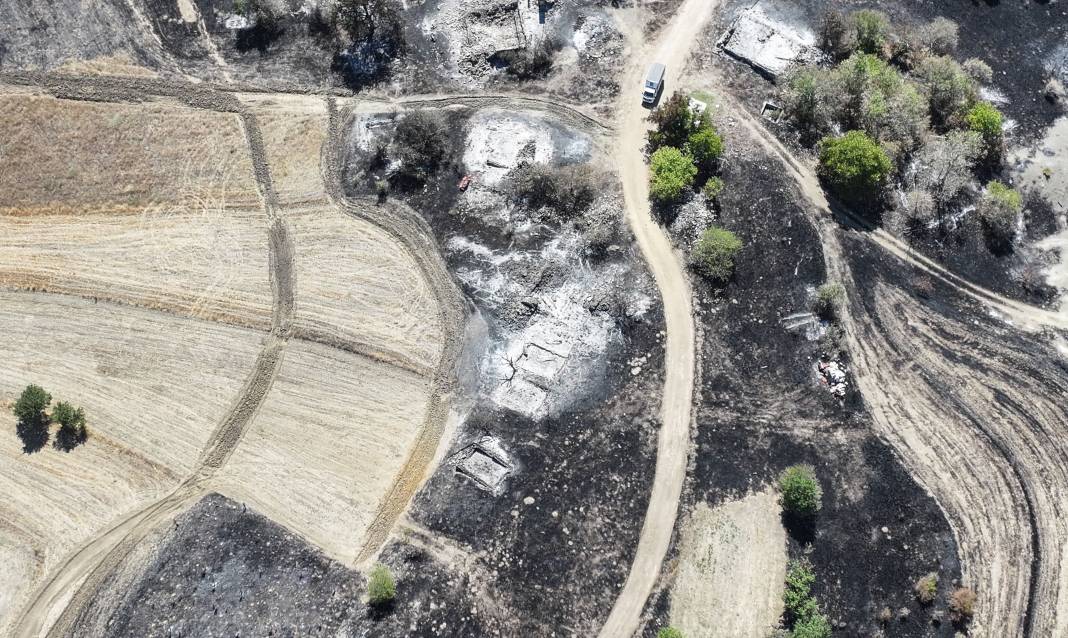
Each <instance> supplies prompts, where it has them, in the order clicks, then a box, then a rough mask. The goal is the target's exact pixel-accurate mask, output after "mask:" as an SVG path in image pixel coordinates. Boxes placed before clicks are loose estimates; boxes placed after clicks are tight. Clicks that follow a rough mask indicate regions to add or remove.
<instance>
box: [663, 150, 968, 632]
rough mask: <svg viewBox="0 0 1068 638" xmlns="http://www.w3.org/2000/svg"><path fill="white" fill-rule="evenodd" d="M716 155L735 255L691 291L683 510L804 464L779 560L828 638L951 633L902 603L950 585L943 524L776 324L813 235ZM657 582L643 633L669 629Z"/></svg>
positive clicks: (784, 199)
mask: <svg viewBox="0 0 1068 638" xmlns="http://www.w3.org/2000/svg"><path fill="white" fill-rule="evenodd" d="M727 146H728V149H730V152H729V154H728V156H727V158H726V161H725V164H724V170H723V178H724V181H725V182H726V184H727V188H726V191H725V193H724V195H723V196H722V202H721V204H722V206H721V209H722V210H721V215H720V219H719V221H718V222H717V223H719V224H721V225H723V226H724V227H726V228H728V229H729V230H731V231H733V232H735V233H736V234H737V235H738V236H739V238H741V239H742V241H743V242H744V244H745V248H743V250H742V252H741V254H740V255H739V257H738V262H737V267H736V270H735V275H734V277H733V278H732V280H731V281H730V282H729V283H728V284H727V285H726V286H725V287H723V288H722V289H720V288H718V287H716V288H714V287H712V286H710V285H708V284H707V283H705V282H696V283H695V295H696V297H697V300H698V302H697V305H698V308H699V313H700V314H699V317H700V327H701V332H702V333H703V337H702V339H701V342H700V347H701V362H702V363H701V388H700V398H699V402H698V409H697V414H696V430H695V432H694V445H695V458H694V460H693V464H692V471H691V473H690V476H689V479H688V483H687V486H686V490H685V491H686V498H685V504H684V512H685V511H688V510H689V509H691V508H693V507H694V506H695V505H696V504H697V503H701V502H705V503H708V504H709V505H711V506H716V505H718V504H720V503H723V502H725V501H727V500H731V499H734V498H739V497H741V496H743V495H745V494H746V493H747V492H748V491H751V490H752V491H757V490H761V489H764V488H765V487H767V486H769V485H772V484H774V482H775V481H776V479H777V477H778V474H779V473H780V472H781V471H782V470H783V469H784V468H786V467H787V466H789V465H792V464H796V463H805V464H809V465H812V466H813V467H814V468H815V469H816V474H817V476H818V478H819V480H820V482H821V484H822V485H823V489H824V497H823V509H822V510H821V511H820V513H819V516H818V518H817V519H816V521H815V525H814V526H813V527H812V528H810V529H804V528H797V527H792V528H791V536H790V547H789V554H790V556H791V557H793V558H801V557H807V558H808V559H809V560H810V561H811V562H812V564H813V567H814V570H815V572H816V575H817V582H816V585H815V587H814V590H813V591H814V593H815V595H816V596H817V598H818V599H819V600H820V602H821V605H822V609H823V610H824V612H825V613H827V614H828V615H829V617H830V618H831V620H832V622H833V623H834V624H835V626H836V627H837V631H836V633H835V635H849V636H861V635H863V636H867V635H873V634H874V633H875V632H876V631H877V630H878V629H880V628H881V629H883V630H884V631H885V635H887V636H930V635H937V636H952V635H953V628H952V627H950V626H949V623H947V622H943V623H941V624H940V625H933V624H932V623H931V618H932V614H933V613H935V612H939V611H944V606H942V607H939V606H938V605H940V603H936V606H934V607H932V608H921V607H920V606H919V604H918V603H917V602H916V601H915V598H914V596H913V594H912V585H913V583H914V582H915V580H916V579H917V578H919V577H920V576H922V575H923V574H926V573H928V572H930V571H938V572H939V573H940V575H941V579H942V580H941V582H942V583H943V585H944V588H945V587H948V585H946V584H947V583H949V582H951V581H953V580H954V579H956V578H959V576H960V567H959V565H958V560H957V552H956V545H955V542H954V540H953V535H952V532H951V530H950V528H949V524H948V522H947V521H946V519H945V518H944V516H943V515H942V512H941V510H940V509H939V507H938V505H937V503H935V502H934V500H933V499H932V498H930V497H929V496H928V495H927V494H926V493H925V492H924V491H923V490H922V489H921V488H920V487H919V486H918V485H917V484H916V483H915V481H913V480H912V479H911V478H910V477H909V475H908V473H907V472H906V471H905V469H904V468H903V467H902V465H901V464H900V462H899V461H898V460H897V459H896V457H895V456H894V454H893V453H892V451H891V450H890V449H889V447H887V446H886V445H885V444H884V443H883V442H882V441H880V440H879V439H878V437H876V436H875V435H874V434H873V433H872V423H871V419H870V417H869V416H868V415H867V413H866V409H865V406H864V400H863V397H862V396H860V395H859V394H858V393H857V392H856V391H855V390H851V391H850V392H849V393H847V395H846V397H845V399H844V400H842V401H839V400H837V399H834V398H833V397H831V395H830V393H829V391H828V389H827V388H826V387H825V386H824V385H823V384H822V383H821V382H820V381H819V380H818V377H817V375H816V372H815V369H814V366H815V363H816V360H817V358H818V356H819V354H820V347H819V345H818V343H817V342H809V341H806V340H805V338H804V337H803V336H800V335H794V334H792V333H790V332H788V331H787V330H785V329H784V328H783V327H781V325H780V323H779V321H780V319H781V318H783V317H784V316H787V315H789V314H791V313H794V312H799V311H804V310H805V309H806V308H807V304H808V290H810V287H812V286H816V285H819V284H821V283H823V278H824V276H825V274H824V262H823V255H822V250H821V247H820V243H819V239H818V237H817V235H816V233H815V231H814V229H813V228H812V226H811V224H810V223H809V221H808V220H807V218H806V216H805V211H804V209H803V208H802V207H801V205H800V204H799V201H800V200H799V198H798V195H797V194H796V193H795V191H794V190H793V188H792V185H791V184H790V183H789V182H788V181H787V179H786V177H785V176H784V175H783V172H782V171H781V169H780V168H779V167H778V165H777V163H776V162H774V161H771V160H769V159H768V158H767V157H766V156H764V155H763V154H762V153H761V152H760V151H759V150H758V149H759V147H757V146H756V145H755V144H752V143H746V142H745V140H744V138H740V137H739V136H737V135H733V136H732V135H731V133H730V131H729V129H728V132H727ZM864 285H865V284H864V282H863V281H859V280H858V287H863V286H864ZM846 363H847V365H848V358H847V359H846ZM850 381H852V380H850ZM683 520H684V519H683ZM883 527H886V528H887V529H888V533H883V532H882V531H881V529H882V528H883ZM676 542H677V541H676ZM674 551H676V550H673V552H674ZM669 565H670V561H669ZM668 574H670V572H668ZM665 584H666V585H668V587H667V588H665V590H664V591H662V592H660V594H659V595H658V596H657V597H654V599H653V600H651V601H650V603H649V606H648V608H647V612H646V613H647V617H648V618H649V619H650V622H649V623H648V624H647V625H646V631H645V635H646V636H649V637H652V636H654V635H655V630H656V629H657V628H659V627H662V626H665V625H667V624H668V623H669V611H670V594H669V586H670V575H669V576H668V578H667V579H666V583H665ZM887 606H888V607H890V608H891V609H893V610H894V612H895V613H897V612H898V610H900V609H901V608H906V609H908V610H909V615H908V618H907V619H906V620H905V621H899V620H896V619H895V620H894V621H893V622H892V623H890V624H889V625H887V626H885V627H881V626H880V625H879V624H878V623H877V621H876V620H875V616H876V614H877V613H878V612H879V611H880V610H881V609H883V607H887Z"/></svg>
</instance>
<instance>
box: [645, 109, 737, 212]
mask: <svg viewBox="0 0 1068 638" xmlns="http://www.w3.org/2000/svg"><path fill="white" fill-rule="evenodd" d="M649 119H650V120H652V121H653V123H654V124H655V125H656V127H655V128H654V129H653V130H651V131H649V137H648V150H649V151H650V152H651V153H652V157H651V160H650V168H651V171H652V175H651V177H650V183H649V195H650V196H651V197H652V198H653V200H654V201H655V202H657V203H658V204H662V205H670V204H673V203H676V202H678V201H679V200H680V199H681V198H682V196H683V195H684V194H685V193H686V192H692V189H693V187H694V185H695V184H697V185H700V186H702V187H704V186H707V185H708V182H709V181H710V180H715V181H714V182H713V186H712V187H710V189H709V191H710V192H712V193H714V194H715V195H716V196H718V195H719V193H720V192H722V190H723V181H722V180H720V179H719V178H718V177H716V176H715V172H716V170H717V169H718V168H719V158H720V156H721V155H723V138H722V137H720V135H719V133H718V132H717V131H716V127H715V125H713V124H712V117H711V116H710V115H709V113H708V111H705V112H704V113H702V114H701V115H700V116H698V115H696V114H695V113H694V112H693V111H692V110H691V109H690V100H689V98H687V97H686V96H685V95H683V94H682V93H680V92H678V91H676V92H675V93H674V94H672V96H671V97H670V98H668V100H667V101H666V102H665V103H664V104H663V105H662V106H661V107H660V108H658V109H657V110H655V111H653V113H652V114H651V115H650V116H649Z"/></svg>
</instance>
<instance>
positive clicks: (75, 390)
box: [0, 293, 260, 605]
mask: <svg viewBox="0 0 1068 638" xmlns="http://www.w3.org/2000/svg"><path fill="white" fill-rule="evenodd" d="M0 325H3V326H4V327H5V339H4V340H3V342H2V344H0V360H3V361H4V365H3V366H0V404H2V406H3V408H2V409H0V484H2V485H4V486H5V487H4V498H3V499H0V521H3V525H0V554H2V555H3V556H4V557H5V561H4V562H5V563H6V562H7V560H6V558H7V557H16V560H17V561H18V565H26V557H27V556H30V557H33V560H34V565H33V569H23V568H21V567H20V568H18V570H16V571H17V573H15V574H13V575H12V576H11V577H5V578H4V579H3V580H2V581H0V603H3V602H4V601H7V604H8V605H11V604H13V603H15V604H17V601H19V600H21V599H22V597H23V596H25V594H26V592H27V591H28V590H29V589H31V588H32V587H33V586H34V579H36V578H37V577H39V576H40V575H41V574H42V573H44V571H45V570H48V569H50V568H52V567H53V566H54V565H55V564H56V562H57V561H58V560H60V559H61V558H62V557H63V556H65V555H66V554H67V553H68V552H69V551H70V550H71V549H73V548H74V547H75V546H77V545H78V544H79V543H81V542H82V541H84V540H86V539H87V538H89V537H90V536H91V535H93V534H94V533H96V532H99V531H100V530H102V529H103V528H104V527H106V526H107V525H108V524H109V523H111V522H112V521H114V520H115V519H116V518H118V517H119V516H121V515H122V514H124V513H126V512H129V511H131V510H133V509H134V508H136V507H139V506H142V505H144V504H146V503H147V502H149V501H151V500H153V499H156V498H159V497H160V496H162V495H163V494H165V493H166V492H167V491H169V490H170V489H172V488H173V487H174V486H175V485H176V484H177V482H178V481H179V480H180V478H181V477H182V476H183V475H184V474H186V473H187V472H189V471H190V469H191V468H192V467H193V465H194V463H195V461H196V459H197V457H198V455H199V454H200V452H201V449H202V448H203V446H204V444H205V442H206V441H207V440H208V438H209V436H210V434H211V432H212V431H213V430H214V428H215V427H216V425H217V420H218V419H219V416H220V415H221V414H223V413H224V412H225V411H226V408H227V406H228V405H229V403H230V401H232V399H233V397H234V396H235V395H236V394H237V392H238V391H239V389H240V387H241V385H242V383H243V381H244V378H245V375H246V374H247V373H248V371H249V369H250V367H251V365H252V361H253V359H254V358H255V356H256V353H257V351H258V348H259V342H260V335H259V334H258V333H254V332H251V331H246V330H242V329H237V328H229V327H225V326H219V325H214V324H211V323H207V322H201V321H194V320H189V319H179V318H175V317H172V316H169V315H165V314H161V313H155V312H150V311H145V310H139V309H134V308H129V307H122V306H113V305H110V304H105V303H98V304H94V303H92V302H89V301H85V300H81V299H77V298H72V297H60V296H55V295H40V294H25V293H0ZM31 382H33V383H37V384H39V385H42V386H43V387H45V388H46V389H47V390H48V391H50V392H51V393H52V395H53V397H54V399H53V400H60V399H62V400H66V401H69V402H71V403H74V404H75V405H80V406H83V407H84V408H85V411H86V415H87V417H88V425H89V432H90V434H89V436H90V438H89V441H88V443H87V444H85V445H83V446H81V447H79V448H77V449H75V450H74V451H73V452H70V453H64V452H61V451H59V450H56V449H54V448H53V447H51V446H46V447H44V448H43V449H42V450H40V451H39V452H36V453H33V454H25V453H23V450H22V443H21V441H20V440H19V439H18V437H16V436H15V422H14V416H13V415H11V413H10V410H9V406H10V402H11V401H13V400H14V399H15V397H16V396H17V394H18V392H19V391H20V390H21V389H22V388H23V387H25V386H26V385H27V384H28V383H31ZM6 569H14V567H12V566H11V565H9V566H8V568H6Z"/></svg>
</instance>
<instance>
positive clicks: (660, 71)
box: [645, 62, 664, 82]
mask: <svg viewBox="0 0 1068 638" xmlns="http://www.w3.org/2000/svg"><path fill="white" fill-rule="evenodd" d="M663 75H664V65H663V64H661V63H659V62H654V63H653V65H652V66H651V67H649V74H648V75H646V76H645V77H646V79H647V80H652V81H654V82H659V81H660V78H661V77H662V76H663Z"/></svg>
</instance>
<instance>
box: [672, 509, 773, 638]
mask: <svg viewBox="0 0 1068 638" xmlns="http://www.w3.org/2000/svg"><path fill="white" fill-rule="evenodd" d="M779 511H780V509H779V504H778V501H777V499H776V497H775V495H774V494H773V493H771V492H763V493H760V494H752V495H750V496H747V497H745V498H744V499H742V500H740V501H732V502H729V503H725V504H723V505H720V506H719V507H717V508H715V509H711V508H709V507H708V506H707V505H705V504H704V503H701V504H699V505H698V506H697V508H696V509H695V510H694V512H693V514H692V515H691V516H690V519H689V521H688V522H687V524H686V526H685V527H684V528H683V531H682V543H681V546H680V550H679V558H678V562H679V568H678V574H677V576H676V579H675V584H674V585H673V587H672V590H671V624H672V625H673V626H675V627H677V628H679V629H680V630H681V631H682V633H683V635H685V636H687V637H688V638H713V637H717V638H719V637H722V638H764V637H765V636H768V635H771V633H772V632H773V630H774V628H775V626H776V624H777V623H778V620H779V616H780V615H781V614H782V592H783V582H784V580H785V578H786V531H785V530H784V529H783V527H782V523H781V522H780V520H779Z"/></svg>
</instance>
